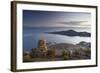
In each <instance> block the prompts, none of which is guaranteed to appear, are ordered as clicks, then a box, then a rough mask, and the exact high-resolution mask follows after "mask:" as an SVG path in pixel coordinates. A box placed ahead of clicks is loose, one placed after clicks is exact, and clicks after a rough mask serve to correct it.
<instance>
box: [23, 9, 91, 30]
mask: <svg viewBox="0 0 100 73" xmlns="http://www.w3.org/2000/svg"><path fill="white" fill-rule="evenodd" d="M23 25H24V27H80V28H82V27H86V28H90V25H91V14H90V13H82V12H81V13H80V12H56V11H34V10H23Z"/></svg>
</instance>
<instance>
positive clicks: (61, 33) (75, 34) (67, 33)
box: [47, 30, 91, 37]
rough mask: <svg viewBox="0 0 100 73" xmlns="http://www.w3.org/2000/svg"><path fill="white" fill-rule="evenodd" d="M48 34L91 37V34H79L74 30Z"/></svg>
mask: <svg viewBox="0 0 100 73" xmlns="http://www.w3.org/2000/svg"><path fill="white" fill-rule="evenodd" d="M47 33H50V34H59V35H67V36H80V37H91V33H88V32H77V31H74V30H68V31H58V32H47Z"/></svg>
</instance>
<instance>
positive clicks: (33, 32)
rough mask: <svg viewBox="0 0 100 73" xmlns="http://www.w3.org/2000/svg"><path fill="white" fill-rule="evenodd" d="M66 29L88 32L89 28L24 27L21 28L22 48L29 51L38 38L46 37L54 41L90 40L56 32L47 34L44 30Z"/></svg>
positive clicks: (49, 40) (73, 41) (89, 39)
mask: <svg viewBox="0 0 100 73" xmlns="http://www.w3.org/2000/svg"><path fill="white" fill-rule="evenodd" d="M66 30H75V31H79V32H82V31H86V32H90V30H89V29H86V28H81V29H80V28H74V29H73V28H65V27H62V28H61V27H60V28H57V27H56V28H54V27H53V28H50V27H49V28H24V30H23V48H24V50H26V51H29V50H30V49H32V48H36V47H37V43H38V40H40V39H46V41H47V42H53V43H54V42H55V43H72V44H77V43H79V42H81V41H85V42H90V41H91V38H90V37H79V36H75V37H70V36H65V35H58V34H48V33H45V32H53V31H66Z"/></svg>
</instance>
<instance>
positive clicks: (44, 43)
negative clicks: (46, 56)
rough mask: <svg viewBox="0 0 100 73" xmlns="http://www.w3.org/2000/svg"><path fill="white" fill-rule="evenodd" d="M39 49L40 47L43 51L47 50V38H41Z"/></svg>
mask: <svg viewBox="0 0 100 73" xmlns="http://www.w3.org/2000/svg"><path fill="white" fill-rule="evenodd" d="M38 49H40V50H41V51H43V52H46V51H47V45H46V40H43V39H41V40H39V42H38Z"/></svg>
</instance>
